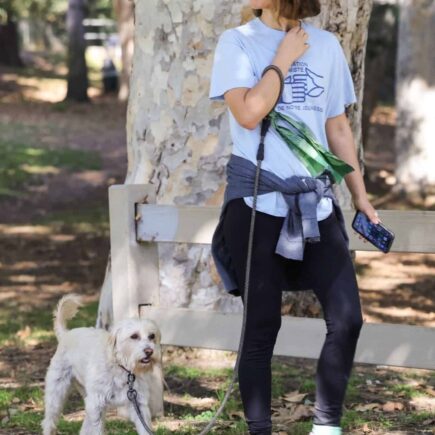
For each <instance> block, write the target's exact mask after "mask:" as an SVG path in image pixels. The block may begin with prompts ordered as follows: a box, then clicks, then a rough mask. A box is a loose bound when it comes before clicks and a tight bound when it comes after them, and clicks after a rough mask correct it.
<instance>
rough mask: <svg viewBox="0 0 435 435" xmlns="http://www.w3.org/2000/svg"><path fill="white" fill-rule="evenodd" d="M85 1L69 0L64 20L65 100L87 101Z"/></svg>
mask: <svg viewBox="0 0 435 435" xmlns="http://www.w3.org/2000/svg"><path fill="white" fill-rule="evenodd" d="M86 1H87V0H69V1H68V12H67V18H66V27H67V33H68V79H67V80H68V88H67V94H66V99H67V100H75V101H87V100H88V68H87V65H86V59H85V51H86V42H85V29H84V27H83V20H84V19H85V17H86V9H87V3H86Z"/></svg>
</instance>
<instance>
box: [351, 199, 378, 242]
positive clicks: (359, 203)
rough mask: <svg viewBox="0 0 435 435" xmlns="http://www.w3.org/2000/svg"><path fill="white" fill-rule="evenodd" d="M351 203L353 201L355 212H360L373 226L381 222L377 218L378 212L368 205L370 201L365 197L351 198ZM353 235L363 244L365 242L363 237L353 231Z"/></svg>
mask: <svg viewBox="0 0 435 435" xmlns="http://www.w3.org/2000/svg"><path fill="white" fill-rule="evenodd" d="M352 201H353V204H354V206H355V208H356V209H357V210H360V211H362V212H363V213H364V214H365V215H366V216H367V217H368V218H369V220H370V221H371V222H373V223H374V224H378V223H379V222H382V221H381V220H380V219H379V217H378V212H377V211H376V210H375V208H374V207H373V206H372V205H371V204H370V201H369V199H368V197H367V196H362V197H357V198H355V197H353V198H352ZM354 233H355V234H357V235H358V237H359V238H360V239H361V240H364V242H365V241H366V240H365V239H364V238H363V237H361V235H360V234H358V233H357V232H355V231H354Z"/></svg>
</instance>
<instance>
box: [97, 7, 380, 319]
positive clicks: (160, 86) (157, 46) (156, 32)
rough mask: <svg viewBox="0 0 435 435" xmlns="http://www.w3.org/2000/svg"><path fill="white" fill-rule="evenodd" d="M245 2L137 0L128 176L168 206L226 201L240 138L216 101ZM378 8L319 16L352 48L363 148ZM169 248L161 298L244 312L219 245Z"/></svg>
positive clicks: (354, 115)
mask: <svg viewBox="0 0 435 435" xmlns="http://www.w3.org/2000/svg"><path fill="white" fill-rule="evenodd" d="M244 3H245V2H242V1H236V2H234V1H222V2H214V1H208V0H207V1H206V0H204V1H202V2H201V1H198V0H189V1H174V0H165V1H162V2H147V1H145V0H137V1H136V6H135V17H136V18H135V20H136V26H135V50H134V56H133V69H132V76H131V80H130V98H129V102H128V114H127V147H128V172H127V177H126V180H125V183H132V184H135V183H152V184H153V185H154V186H155V189H156V192H157V202H158V204H176V205H184V204H194V205H213V206H220V205H221V204H222V200H223V192H224V187H225V165H226V162H227V160H228V158H229V156H230V153H231V138H230V134H229V127H228V117H227V107H226V105H225V104H222V103H220V102H210V100H209V99H208V91H209V80H210V72H211V67H212V61H213V53H214V49H215V46H216V42H217V38H218V36H219V35H220V34H221V33H222V32H223V31H224V30H225V29H226V28H229V27H235V26H237V25H239V24H241V23H242V22H244V21H246V20H247V19H251V18H253V15H252V14H251V10H250V8H248V7H246V6H243V4H244ZM371 6H372V2H371V1H364V0H329V1H326V0H325V1H323V12H322V15H321V16H320V17H318V18H317V19H314V20H313V21H314V22H315V23H317V25H319V26H321V27H323V28H325V29H327V30H330V31H332V32H334V33H336V34H337V36H338V37H339V39H340V40H341V42H342V45H343V48H344V51H345V52H346V54H347V56H348V60H349V63H350V67H351V71H352V73H353V77H354V82H355V88H356V94H357V96H358V101H359V104H358V105H356V106H355V107H354V108H353V109H351V110H350V113H349V116H350V120H351V123H352V128H353V131H354V135H355V139H356V145H357V147H358V149H359V155H360V156H362V151H361V113H362V109H361V102H362V91H363V81H364V71H363V64H364V62H363V60H364V55H365V44H366V38H367V23H368V19H369V15H370V10H371ZM344 184H345V183H342V186H340V187H339V189H338V191H337V192H336V193H337V196H338V197H339V199H340V202H341V204H342V206H343V207H344V208H351V198H350V194H349V192H348V190H347V188H346V187H345V186H344ZM159 251H160V273H161V292H160V303H161V306H170V307H179V306H183V307H187V306H188V307H191V308H198V309H210V310H218V311H223V312H241V311H242V309H243V306H242V303H241V299H240V298H235V297H233V296H229V295H228V294H227V293H226V292H225V291H224V290H223V288H222V284H221V282H220V278H219V276H218V275H217V273H216V271H215V268H214V264H213V261H212V258H211V255H210V248H209V246H194V247H191V246H187V245H186V244H166V243H165V244H160V246H159ZM109 279H110V271H109V269H108V274H107V275H106V282H107V280H109ZM109 287H110V286H107V287H106V288H109ZM305 293H310V294H311V292H305ZM289 297H291V296H290V295H289ZM311 298H312V296H311ZM103 299H104V295H102V300H103ZM106 299H107V298H106ZM311 302H312V299H311ZM106 308H107V309H106ZM109 310H110V309H109V304H107V307H106V306H105V305H103V304H101V305H100V311H99V321H98V322H97V325H98V324H99V325H106V324H108V323H110V318H111V313H110V312H109Z"/></svg>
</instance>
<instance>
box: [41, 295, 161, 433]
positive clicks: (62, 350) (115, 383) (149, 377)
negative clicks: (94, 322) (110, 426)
mask: <svg viewBox="0 0 435 435" xmlns="http://www.w3.org/2000/svg"><path fill="white" fill-rule="evenodd" d="M82 305H83V303H82V300H81V297H80V296H79V295H77V294H74V293H73V294H68V295H66V296H63V297H62V298H61V299H60V301H59V303H58V304H57V307H56V309H55V310H54V331H55V333H56V336H57V338H58V341H59V344H58V347H57V350H56V353H55V354H54V356H53V358H52V359H51V362H50V365H49V368H48V371H47V374H46V377H45V394H44V399H45V416H44V419H43V421H42V423H41V425H42V428H43V434H44V435H51V434H54V433H56V432H55V430H56V424H57V422H58V419H59V417H60V414H61V412H62V410H63V406H64V403H65V400H66V398H67V396H68V393H69V391H70V386H71V384H73V383H74V384H75V385H76V387H77V389H78V390H79V392H80V393H81V394H82V396H83V398H84V401H85V408H86V416H85V419H84V422H83V425H82V428H81V431H80V434H81V435H83V434H86V435H91V434H92V435H93V434H104V433H105V429H104V420H105V411H106V409H109V408H117V409H118V413H120V414H121V415H123V416H124V417H127V418H129V419H130V420H131V421H132V422H133V423H134V424H135V426H136V430H137V432H138V433H139V434H144V435H146V434H148V431H147V430H146V429H145V428H144V427H143V425H142V423H141V422H140V420H139V418H138V416H137V413H136V411H135V408H134V406H133V403H132V402H131V401H130V400H129V399H128V397H127V390H128V385H127V378H128V371H130V372H132V373H134V375H135V377H136V380H135V382H134V385H133V388H134V389H135V390H137V402H138V405H139V408H140V410H141V414H142V416H143V418H144V420H145V422H146V424H147V426H148V427H149V428H150V429H151V430H152V426H151V417H152V412H151V411H152V409H150V407H151V406H152V397H151V396H152V394H156V395H158V394H159V393H161V394H160V397H161V398H162V397H163V395H162V393H163V384H162V382H164V379H163V377H162V376H161V378H160V380H161V382H159V385H156V381H155V380H156V370H153V367H154V368H156V369H158V368H160V369H161V349H160V337H161V336H160V331H159V328H158V327H157V325H156V323H155V322H154V321H152V320H149V319H139V318H130V319H125V320H121V321H120V322H118V323H116V324H115V325H114V326H113V327H112V328H111V330H110V331H109V332H108V331H106V330H105V329H97V328H94V327H89V328H74V329H71V330H69V329H67V328H66V321H67V320H68V319H71V318H72V317H74V315H75V314H76V313H77V310H78V307H80V306H82ZM158 366H159V367H158ZM153 372H154V373H153ZM158 373H161V370H160V371H159V370H157V374H158ZM159 389H160V390H159ZM161 401H162V399H161ZM162 403H163V401H162Z"/></svg>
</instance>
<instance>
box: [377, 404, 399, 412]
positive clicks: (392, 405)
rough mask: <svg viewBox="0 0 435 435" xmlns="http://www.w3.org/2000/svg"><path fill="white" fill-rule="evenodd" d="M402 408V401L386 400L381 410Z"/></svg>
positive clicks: (392, 410) (391, 410)
mask: <svg viewBox="0 0 435 435" xmlns="http://www.w3.org/2000/svg"><path fill="white" fill-rule="evenodd" d="M403 408H404V406H403V403H402V402H386V403H384V405H383V406H382V410H383V411H385V412H394V411H401V410H402V409H403Z"/></svg>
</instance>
